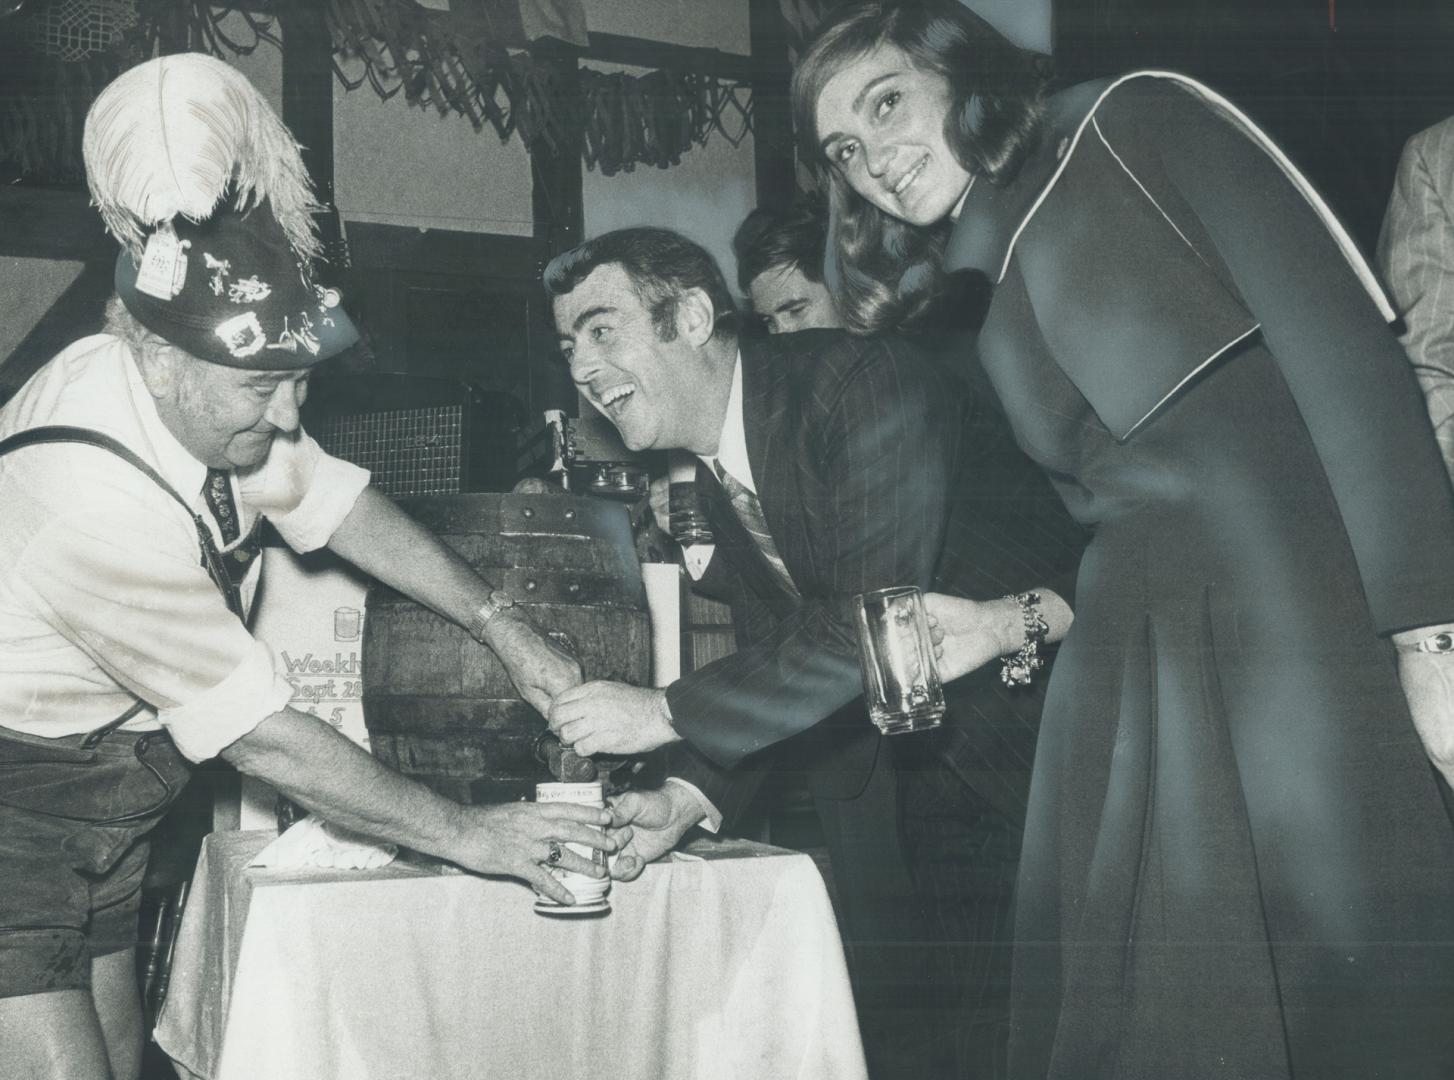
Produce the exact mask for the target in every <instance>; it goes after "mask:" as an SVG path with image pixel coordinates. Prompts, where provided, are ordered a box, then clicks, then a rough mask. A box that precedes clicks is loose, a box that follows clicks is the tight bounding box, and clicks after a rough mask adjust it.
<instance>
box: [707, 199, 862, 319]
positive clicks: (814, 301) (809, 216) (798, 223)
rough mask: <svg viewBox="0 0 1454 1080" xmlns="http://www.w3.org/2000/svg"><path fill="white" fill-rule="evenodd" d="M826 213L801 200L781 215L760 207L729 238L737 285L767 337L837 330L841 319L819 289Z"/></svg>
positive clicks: (815, 202)
mask: <svg viewBox="0 0 1454 1080" xmlns="http://www.w3.org/2000/svg"><path fill="white" fill-rule="evenodd" d="M827 241H828V210H827V208H826V207H825V206H824V205H823V202H822V200H821V199H819V198H816V197H804V198H803V199H800V200H799V201H798V202H796V203H794V204H793V205H792V206H790V207H788V208H787V209H786V210H768V209H766V208H763V207H759V208H758V209H756V210H754V211H752V213H750V214H748V215H747V217H745V218H743V220H742V224H741V225H739V226H738V227H737V233H736V235H734V236H733V237H732V251H733V254H735V255H736V256H737V284H738V286H739V287H740V288H741V289H742V291H743V293H744V294H745V295H746V296H747V297H748V299H749V300H751V302H752V310H753V311H754V312H755V313H756V315H757V317H758V318H759V319H761V320H762V321H763V324H764V325H765V326H766V328H767V332H768V333H769V334H790V333H792V332H793V331H795V330H811V329H813V328H815V327H817V328H842V326H843V319H842V317H841V316H840V315H839V314H838V307H837V305H836V304H834V303H833V296H832V294H830V293H829V292H828V286H827V285H825V284H824V283H823V252H824V250H825V248H826V245H827Z"/></svg>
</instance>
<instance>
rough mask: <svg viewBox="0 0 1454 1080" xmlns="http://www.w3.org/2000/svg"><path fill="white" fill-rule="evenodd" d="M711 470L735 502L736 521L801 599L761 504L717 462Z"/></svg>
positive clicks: (790, 590) (786, 584)
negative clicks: (769, 528)
mask: <svg viewBox="0 0 1454 1080" xmlns="http://www.w3.org/2000/svg"><path fill="white" fill-rule="evenodd" d="M712 470H713V471H714V472H715V473H716V474H717V479H718V480H719V481H721V483H722V490H723V491H725V492H727V498H728V499H730V500H731V502H732V509H733V510H734V511H736V513H737V519H738V520H739V521H741V522H742V527H743V528H744V529H746V530H747V532H748V534H749V535H750V536H751V537H752V541H753V543H755V544H756V545H757V550H758V551H760V552H762V557H763V558H764V559H766V560H767V564H768V565H769V566H771V567H772V569H773V572H774V573H776V574H777V576H778V579H779V580H780V581H781V582H782V583H783V586H784V587H785V588H786V589H787V590H788V592H790V593H792V594H793V595H794V596H798V595H800V594H799V593H798V587H797V586H796V585H794V584H793V579H792V576H791V575H790V574H789V573H788V568H787V566H786V565H785V564H784V563H783V560H782V556H781V555H779V554H778V552H777V545H776V544H775V543H773V540H772V533H771V532H769V531H768V528H767V518H765V517H763V514H762V503H760V502H759V501H758V499H757V496H756V495H754V494H753V493H752V492H751V491H750V490H749V489H748V488H746V487H745V486H744V485H743V484H742V482H741V481H740V480H738V479H737V477H735V476H733V475H732V474H731V473H730V472H728V471H727V470H726V469H724V468H722V466H721V465H720V464H718V463H717V462H715V461H714V462H712Z"/></svg>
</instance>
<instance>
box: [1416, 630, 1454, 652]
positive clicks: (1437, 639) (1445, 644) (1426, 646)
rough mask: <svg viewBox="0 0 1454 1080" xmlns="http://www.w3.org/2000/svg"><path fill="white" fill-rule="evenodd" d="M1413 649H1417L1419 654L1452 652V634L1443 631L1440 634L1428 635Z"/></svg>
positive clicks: (1453, 638) (1453, 639)
mask: <svg viewBox="0 0 1454 1080" xmlns="http://www.w3.org/2000/svg"><path fill="white" fill-rule="evenodd" d="M1414 648H1416V649H1418V650H1419V652H1434V653H1446V652H1454V633H1450V632H1449V631H1447V630H1445V631H1443V632H1442V633H1438V634H1430V635H1429V636H1428V637H1426V638H1424V639H1423V640H1422V641H1420V642H1419V643H1418V644H1417V645H1416V646H1414Z"/></svg>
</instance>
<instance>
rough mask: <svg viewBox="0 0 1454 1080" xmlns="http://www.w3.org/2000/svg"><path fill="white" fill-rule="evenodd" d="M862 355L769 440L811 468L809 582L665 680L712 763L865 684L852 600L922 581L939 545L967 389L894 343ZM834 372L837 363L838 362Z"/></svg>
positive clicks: (808, 721) (676, 710) (872, 346)
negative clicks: (757, 627) (775, 615)
mask: <svg viewBox="0 0 1454 1080" xmlns="http://www.w3.org/2000/svg"><path fill="white" fill-rule="evenodd" d="M858 348H860V349H862V350H864V354H865V357H864V361H863V362H861V363H859V364H857V365H856V366H854V367H852V368H850V369H849V371H848V372H847V374H846V375H845V376H843V377H842V378H841V381H839V382H836V383H832V384H831V385H824V383H825V382H826V381H827V380H829V379H836V378H838V375H837V374H836V373H834V372H832V371H830V370H829V369H830V368H831V367H832V365H827V366H825V368H824V371H825V374H824V377H823V379H822V380H820V381H819V384H818V386H817V387H815V389H816V391H817V392H816V393H814V394H811V395H809V404H808V405H807V406H806V407H805V409H804V417H803V421H804V425H803V427H804V430H802V431H799V432H794V433H792V435H791V437H790V439H789V440H788V441H787V442H785V443H784V444H783V445H782V446H781V447H780V448H778V449H777V450H776V452H778V453H798V454H802V455H805V456H807V457H810V458H811V459H812V460H811V461H802V462H797V463H795V465H796V467H797V468H799V469H800V470H803V469H807V470H808V471H809V472H810V473H811V474H812V477H813V481H812V483H811V484H809V485H806V487H805V497H806V499H807V503H808V504H807V505H804V506H802V507H800V508H799V509H800V510H801V512H802V513H803V514H804V515H805V519H806V520H807V521H808V523H809V530H810V532H811V539H812V545H813V553H814V560H813V561H814V571H815V573H814V581H812V582H811V583H799V584H800V586H802V587H803V601H802V603H801V605H799V606H798V607H797V609H796V610H795V611H794V612H793V613H792V614H791V615H789V616H788V617H786V618H784V619H782V620H781V621H780V622H779V623H778V625H777V626H776V627H775V628H774V629H773V631H772V632H771V633H770V634H769V635H768V636H767V637H766V638H764V639H763V640H761V641H758V642H755V643H753V644H751V645H749V646H747V647H746V648H743V649H741V650H739V651H738V652H736V653H734V654H733V655H731V656H728V657H724V658H723V659H721V660H718V661H716V662H714V663H712V664H709V665H707V666H706V667H704V668H701V669H699V670H698V671H695V672H692V673H691V674H689V675H687V676H684V677H683V678H682V679H680V680H678V681H677V682H675V683H673V684H672V685H671V686H670V687H669V688H668V689H667V702H668V704H669V705H670V708H671V713H672V717H673V723H674V724H675V726H676V728H677V730H678V731H679V732H680V733H681V734H682V736H683V737H684V738H685V739H687V740H688V741H689V742H690V743H691V744H692V745H693V746H694V747H695V748H696V749H697V750H698V751H699V752H701V753H702V754H704V755H705V756H706V757H707V758H709V759H711V760H712V761H713V762H715V763H716V764H718V765H724V766H730V765H735V764H736V763H737V762H739V761H740V760H741V759H742V758H743V757H745V756H746V755H748V754H750V753H753V752H754V751H757V750H761V749H762V748H764V747H766V746H769V745H771V744H773V743H776V742H779V741H781V740H782V739H785V738H787V737H788V736H790V735H794V734H796V733H797V732H799V731H803V730H805V729H806V728H809V727H811V726H812V725H814V724H816V723H817V722H819V721H820V720H822V719H824V718H825V717H827V716H829V715H830V714H831V713H833V712H834V711H836V710H837V709H839V708H840V707H842V706H843V705H845V704H847V703H848V702H849V701H851V700H852V699H853V698H855V697H856V696H858V695H859V694H861V693H862V692H863V688H862V679H861V675H860V672H859V666H858V651H857V648H858V647H857V638H856V635H855V631H854V627H853V621H852V600H853V596H854V595H855V594H857V593H861V592H864V591H867V590H871V589H878V588H884V587H888V586H893V585H917V586H919V587H920V588H928V587H929V585H930V583H931V580H932V578H933V573H934V567H935V563H936V561H937V559H938V554H939V549H940V546H941V544H942V541H943V535H944V524H945V518H946V513H947V509H946V507H947V505H948V501H949V500H948V498H947V497H946V496H947V494H948V493H949V492H950V491H951V487H950V485H951V484H952V483H953V481H954V466H955V461H956V458H957V454H958V441H959V438H960V430H961V426H962V411H963V392H962V390H960V389H958V388H957V387H956V386H955V385H954V384H953V383H952V382H951V380H949V379H947V378H945V377H943V376H942V375H940V374H939V373H938V372H936V371H935V370H934V369H933V368H931V367H930V366H929V365H928V364H927V363H926V362H924V361H923V360H922V359H920V358H919V357H918V356H917V354H914V353H912V351H911V350H910V349H909V348H908V347H907V346H905V345H904V344H902V343H894V344H890V343H889V342H887V341H876V342H867V343H861V344H860V345H859V346H858ZM839 370H841V369H839Z"/></svg>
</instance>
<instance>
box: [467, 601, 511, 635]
mask: <svg viewBox="0 0 1454 1080" xmlns="http://www.w3.org/2000/svg"><path fill="white" fill-rule="evenodd" d="M514 606H515V598H514V597H513V596H511V595H510V594H509V593H507V592H505V591H504V590H503V589H491V590H490V595H489V596H487V597H486V598H485V602H484V603H483V604H481V605H480V609H479V610H478V611H476V612H475V613H474V615H472V616H471V617H470V623H469V627H468V629H469V632H470V637H472V638H474V639H475V640H476V641H478V642H479V643H480V644H481V645H483V644H484V643H485V626H486V624H488V623H489V621H490V620H491V619H493V618H494V617H495V616H496V615H498V614H500V612H502V611H504V610H505V609H506V608H508V607H514Z"/></svg>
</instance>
